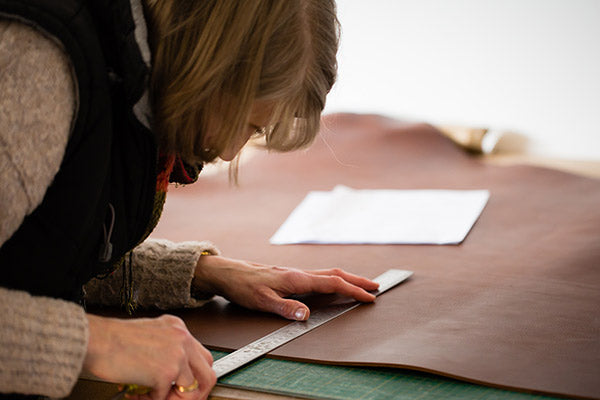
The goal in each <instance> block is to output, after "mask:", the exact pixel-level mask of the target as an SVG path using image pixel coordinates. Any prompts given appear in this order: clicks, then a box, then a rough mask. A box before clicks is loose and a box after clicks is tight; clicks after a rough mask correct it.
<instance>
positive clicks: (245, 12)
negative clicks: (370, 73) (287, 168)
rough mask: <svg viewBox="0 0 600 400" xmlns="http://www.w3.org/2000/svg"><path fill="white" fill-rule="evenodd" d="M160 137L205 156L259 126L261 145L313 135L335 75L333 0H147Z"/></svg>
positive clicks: (280, 145) (169, 145)
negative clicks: (263, 133) (263, 136)
mask: <svg viewBox="0 0 600 400" xmlns="http://www.w3.org/2000/svg"><path fill="white" fill-rule="evenodd" d="M146 5H147V8H146V11H147V14H148V16H149V25H150V42H151V47H152V55H153V60H152V63H153V68H152V77H151V88H152V96H153V106H154V111H155V127H156V130H157V133H158V135H159V141H160V144H161V146H163V148H164V149H166V150H167V151H172V152H175V153H178V154H179V155H180V156H182V157H183V158H184V159H185V160H187V161H189V162H198V161H208V160H211V159H213V158H215V157H216V156H219V155H222V154H223V151H224V150H225V149H232V148H236V147H237V146H238V144H239V143H241V142H243V143H245V141H246V140H244V138H246V139H247V137H249V136H250V135H251V134H252V133H253V132H255V131H257V130H258V129H260V128H263V127H267V129H266V141H267V146H268V147H269V148H272V149H275V150H281V151H286V150H292V149H296V148H299V147H302V146H305V145H307V144H309V143H310V142H311V141H312V140H313V138H314V136H315V135H316V133H317V131H318V127H319V118H320V114H321V111H322V110H323V107H324V106H325V96H326V95H327V93H328V92H329V90H330V88H331V86H332V85H333V83H334V81H335V77H336V69H337V64H336V52H337V46H338V28H339V27H338V22H337V18H336V15H335V3H334V0H239V1H234V0H202V1H197V0H178V1H174V0H147V4H146Z"/></svg>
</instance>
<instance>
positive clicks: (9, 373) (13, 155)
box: [0, 19, 88, 397]
mask: <svg viewBox="0 0 600 400" xmlns="http://www.w3.org/2000/svg"><path fill="white" fill-rule="evenodd" d="M32 77H35V79H33V78H32ZM0 93H2V95H0V246H1V245H2V244H3V243H4V242H5V241H6V240H7V239H8V238H10V236H12V234H13V233H14V232H15V231H16V229H17V228H18V227H19V225H20V224H21V222H22V221H23V219H24V218H25V216H26V215H27V214H29V213H31V212H32V211H33V210H34V209H35V208H36V207H37V206H38V205H39V204H40V202H41V201H42V199H43V197H44V194H45V192H46V189H47V188H48V186H49V185H50V183H51V182H52V179H53V178H54V175H55V174H56V172H57V171H58V168H59V166H60V163H61V160H62V157H63V155H64V150H65V146H66V143H67V140H68V137H69V131H70V124H71V120H72V118H73V114H74V108H75V98H74V97H75V96H74V88H73V81H72V79H71V72H70V67H69V62H68V59H67V58H66V55H65V54H64V52H63V51H62V49H61V48H60V47H59V46H58V45H57V44H56V43H54V42H53V41H52V40H50V39H47V38H46V37H45V36H43V35H42V34H40V33H38V32H37V31H35V30H34V29H32V28H30V27H28V26H26V25H24V24H21V23H18V22H11V21H8V20H3V19H0ZM87 340H88V325H87V319H86V317H85V314H84V311H83V309H82V308H81V307H79V306H78V305H76V304H73V303H69V302H66V301H62V300H56V299H50V298H45V297H34V296H31V295H29V294H28V293H25V292H23V291H16V290H10V289H7V288H2V287H0V392H1V393H25V394H41V395H45V396H51V397H64V396H66V395H68V394H69V392H70V391H71V389H72V387H73V386H74V384H75V382H76V380H77V378H78V376H79V372H80V370H81V366H82V364H83V359H84V357H85V353H86V348H87Z"/></svg>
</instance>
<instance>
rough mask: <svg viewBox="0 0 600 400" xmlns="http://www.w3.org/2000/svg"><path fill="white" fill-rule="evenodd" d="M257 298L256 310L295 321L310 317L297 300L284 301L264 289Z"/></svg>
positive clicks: (273, 292)
mask: <svg viewBox="0 0 600 400" xmlns="http://www.w3.org/2000/svg"><path fill="white" fill-rule="evenodd" d="M259 296H260V298H259V299H257V304H258V308H259V309H261V310H263V311H267V312H272V313H273V314H278V315H281V316H282V317H284V318H287V319H291V320H296V321H306V320H307V319H308V317H309V316H310V310H309V309H308V307H307V306H306V305H305V304H303V303H301V302H299V301H297V300H292V299H285V298H283V297H281V296H279V295H278V294H277V293H275V291H273V289H270V288H264V289H262V290H260V291H259Z"/></svg>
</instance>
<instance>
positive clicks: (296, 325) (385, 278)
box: [213, 269, 412, 378]
mask: <svg viewBox="0 0 600 400" xmlns="http://www.w3.org/2000/svg"><path fill="white" fill-rule="evenodd" d="M411 275H412V272H411V271H404V270H399V269H390V270H388V271H386V272H385V273H383V274H381V275H379V276H378V277H377V278H375V279H373V280H374V281H375V282H377V283H379V289H377V291H376V292H373V294H374V295H375V296H379V295H380V294H382V293H383V292H385V291H386V290H389V289H391V288H393V287H394V286H396V285H398V284H399V283H400V282H402V281H404V280H405V279H407V278H408V277H409V276H411ZM361 304H362V303H359V302H355V303H346V304H338V305H332V306H327V307H324V308H321V309H318V310H315V311H311V314H310V317H309V318H308V320H307V321H296V322H291V323H289V324H288V325H286V326H284V327H283V328H280V329H278V330H276V331H274V332H272V333H270V334H268V335H266V336H263V337H262V338H260V339H258V340H256V341H254V342H252V343H250V344H247V345H246V346H244V347H242V348H241V349H239V350H236V351H234V352H232V353H230V354H228V355H226V356H225V357H222V358H219V359H218V360H217V361H215V362H214V364H213V369H214V370H215V373H216V375H217V378H221V377H222V376H225V375H227V374H228V373H230V372H232V371H234V370H236V369H238V368H239V367H241V366H243V365H245V364H247V363H249V362H250V361H253V360H255V359H257V358H258V357H261V356H263V355H265V354H267V353H269V352H270V351H273V350H275V349H276V348H278V347H279V346H282V345H284V344H286V343H287V342H289V341H291V340H293V339H296V338H297V337H299V336H302V335H304V334H305V333H307V332H310V331H312V330H313V329H315V328H316V327H318V326H321V325H323V324H324V323H326V322H329V321H331V320H332V319H334V318H336V317H339V316H340V315H342V314H344V313H346V312H348V311H350V310H352V309H354V308H356V307H358V306H360V305H361Z"/></svg>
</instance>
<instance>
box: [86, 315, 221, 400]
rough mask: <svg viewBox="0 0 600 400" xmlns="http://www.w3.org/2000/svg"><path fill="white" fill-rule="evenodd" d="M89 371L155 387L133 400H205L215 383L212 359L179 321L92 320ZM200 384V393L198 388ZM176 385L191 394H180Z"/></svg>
mask: <svg viewBox="0 0 600 400" xmlns="http://www.w3.org/2000/svg"><path fill="white" fill-rule="evenodd" d="M88 322H89V331H90V336H89V337H90V339H89V344H88V354H87V355H86V361H85V363H84V366H85V368H86V370H87V371H89V372H91V373H93V374H94V375H96V376H98V377H100V378H103V379H105V380H107V381H111V382H128V383H132V384H138V385H141V386H147V387H151V388H152V391H151V392H150V393H148V394H147V395H137V396H131V398H134V399H140V400H145V399H152V400H165V399H180V398H183V399H190V400H192V399H193V400H196V399H206V398H207V396H208V394H209V392H210V390H211V389H212V387H213V386H214V384H215V382H216V377H215V374H214V371H213V369H212V356H211V354H210V352H209V351H208V350H207V349H205V348H204V347H203V346H202V345H201V344H200V343H199V342H198V341H197V340H196V339H195V338H194V337H193V336H192V334H191V333H190V332H189V331H188V329H187V327H186V326H185V323H184V322H183V321H182V320H181V319H180V318H177V317H174V316H171V315H163V316H162V317H159V318H154V319H137V320H136V319H133V320H118V319H112V318H104V317H98V316H94V315H90V314H88ZM195 380H197V381H198V387H197V388H193V387H190V385H193V384H194V382H195ZM173 382H175V383H176V384H177V385H180V386H181V387H184V388H185V387H187V388H189V390H188V391H184V393H181V392H175V391H174V390H173V388H172V385H173Z"/></svg>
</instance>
